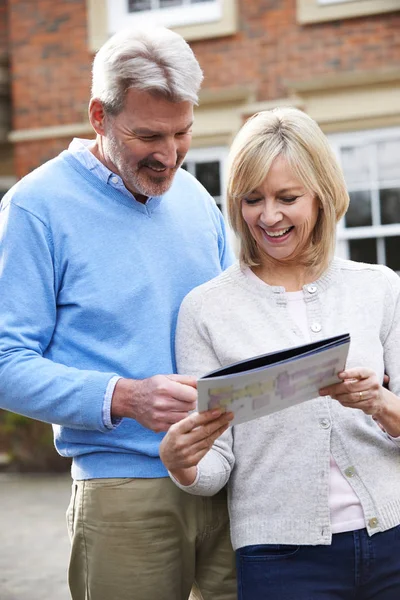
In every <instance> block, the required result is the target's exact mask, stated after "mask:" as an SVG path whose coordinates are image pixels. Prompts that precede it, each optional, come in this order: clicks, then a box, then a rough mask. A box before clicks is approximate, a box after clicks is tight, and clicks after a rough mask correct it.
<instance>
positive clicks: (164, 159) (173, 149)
mask: <svg viewBox="0 0 400 600" xmlns="http://www.w3.org/2000/svg"><path fill="white" fill-rule="evenodd" d="M153 158H154V159H155V160H158V161H159V162H160V163H162V164H163V165H164V166H165V167H167V168H169V169H173V168H174V167H175V165H176V161H177V158H178V145H177V141H176V140H175V138H166V139H163V140H162V142H160V147H159V148H157V150H156V152H154V153H153Z"/></svg>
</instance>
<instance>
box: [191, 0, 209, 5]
mask: <svg viewBox="0 0 400 600" xmlns="http://www.w3.org/2000/svg"><path fill="white" fill-rule="evenodd" d="M198 2H210V0H190V3H191V4H197V3H198Z"/></svg>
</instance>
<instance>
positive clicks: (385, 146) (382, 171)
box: [378, 138, 400, 181]
mask: <svg viewBox="0 0 400 600" xmlns="http://www.w3.org/2000/svg"><path fill="white" fill-rule="evenodd" d="M378 175H379V181H384V180H386V181H387V180H388V179H400V138H398V139H397V140H386V141H384V142H379V143H378Z"/></svg>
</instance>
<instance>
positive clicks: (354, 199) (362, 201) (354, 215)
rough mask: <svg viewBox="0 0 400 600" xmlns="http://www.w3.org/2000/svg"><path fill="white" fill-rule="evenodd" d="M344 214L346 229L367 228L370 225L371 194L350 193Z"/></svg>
mask: <svg viewBox="0 0 400 600" xmlns="http://www.w3.org/2000/svg"><path fill="white" fill-rule="evenodd" d="M349 196H350V204H349V208H348V211H347V213H346V227H368V226H371V225H372V210H371V193H370V192H367V191H365V192H351V193H350V194H349Z"/></svg>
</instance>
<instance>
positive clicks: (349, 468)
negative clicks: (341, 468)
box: [344, 467, 356, 477]
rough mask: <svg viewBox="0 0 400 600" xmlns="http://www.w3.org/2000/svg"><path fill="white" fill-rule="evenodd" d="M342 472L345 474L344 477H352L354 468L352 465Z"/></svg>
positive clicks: (354, 471) (354, 472)
mask: <svg viewBox="0 0 400 600" xmlns="http://www.w3.org/2000/svg"><path fill="white" fill-rule="evenodd" d="M344 474H345V475H346V477H354V475H355V474H356V470H355V468H354V467H347V469H346V470H345V472H344Z"/></svg>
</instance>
